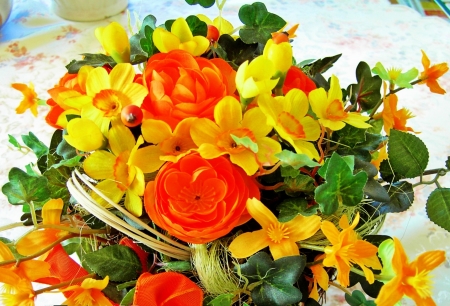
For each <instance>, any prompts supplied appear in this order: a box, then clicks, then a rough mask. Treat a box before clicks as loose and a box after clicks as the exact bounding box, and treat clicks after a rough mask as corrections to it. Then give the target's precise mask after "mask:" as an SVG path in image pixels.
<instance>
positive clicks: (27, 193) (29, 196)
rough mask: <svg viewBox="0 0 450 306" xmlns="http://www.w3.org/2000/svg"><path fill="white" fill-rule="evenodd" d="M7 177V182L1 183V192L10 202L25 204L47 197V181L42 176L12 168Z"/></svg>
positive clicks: (43, 199)
mask: <svg viewBox="0 0 450 306" xmlns="http://www.w3.org/2000/svg"><path fill="white" fill-rule="evenodd" d="M8 179H9V182H8V183H6V184H5V185H3V187H2V192H3V194H4V195H5V196H6V197H7V198H8V202H9V203H10V204H13V205H15V204H26V203H30V202H41V201H45V200H47V199H49V189H48V188H47V183H48V181H47V178H45V177H43V176H40V177H36V176H31V175H28V174H27V173H25V172H24V171H22V170H20V169H19V168H12V169H11V170H10V171H9V174H8Z"/></svg>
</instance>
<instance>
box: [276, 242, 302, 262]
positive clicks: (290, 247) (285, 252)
mask: <svg viewBox="0 0 450 306" xmlns="http://www.w3.org/2000/svg"><path fill="white" fill-rule="evenodd" d="M269 248H270V253H271V254H272V257H273V259H274V260H277V259H279V258H281V257H286V256H295V255H300V251H299V249H298V246H297V244H296V243H295V242H294V241H292V240H291V239H283V240H281V241H280V242H279V243H274V242H271V243H269Z"/></svg>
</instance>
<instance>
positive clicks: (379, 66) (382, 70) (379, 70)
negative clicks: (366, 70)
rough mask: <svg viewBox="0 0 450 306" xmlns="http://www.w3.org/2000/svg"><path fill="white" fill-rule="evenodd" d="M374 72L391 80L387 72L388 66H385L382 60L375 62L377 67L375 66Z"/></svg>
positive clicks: (384, 78)
mask: <svg viewBox="0 0 450 306" xmlns="http://www.w3.org/2000/svg"><path fill="white" fill-rule="evenodd" d="M372 72H373V73H374V74H378V75H379V76H380V78H381V79H382V80H385V81H390V79H391V78H390V77H389V73H388V72H387V70H386V68H384V66H383V64H382V63H380V62H377V63H376V64H375V67H373V69H372Z"/></svg>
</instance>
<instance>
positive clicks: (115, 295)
mask: <svg viewBox="0 0 450 306" xmlns="http://www.w3.org/2000/svg"><path fill="white" fill-rule="evenodd" d="M102 292H103V294H104V295H105V296H106V297H107V298H108V299H110V300H111V301H113V302H114V303H120V302H121V301H122V300H123V298H124V297H125V295H126V293H127V291H126V290H125V289H122V290H118V289H117V284H115V283H113V282H109V283H108V285H107V286H106V288H105V289H103V290H102Z"/></svg>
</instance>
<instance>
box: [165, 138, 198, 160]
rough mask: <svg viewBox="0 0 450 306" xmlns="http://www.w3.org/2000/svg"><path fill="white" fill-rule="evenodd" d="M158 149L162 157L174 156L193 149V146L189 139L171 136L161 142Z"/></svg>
mask: <svg viewBox="0 0 450 306" xmlns="http://www.w3.org/2000/svg"><path fill="white" fill-rule="evenodd" d="M159 147H160V148H161V151H162V152H163V153H164V155H172V156H176V155H180V154H182V153H185V152H187V151H188V150H190V149H193V148H195V144H194V142H193V141H192V139H190V138H182V137H177V136H172V137H169V138H167V139H166V140H163V141H162V142H161V143H160V144H159Z"/></svg>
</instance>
